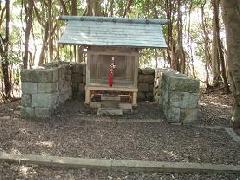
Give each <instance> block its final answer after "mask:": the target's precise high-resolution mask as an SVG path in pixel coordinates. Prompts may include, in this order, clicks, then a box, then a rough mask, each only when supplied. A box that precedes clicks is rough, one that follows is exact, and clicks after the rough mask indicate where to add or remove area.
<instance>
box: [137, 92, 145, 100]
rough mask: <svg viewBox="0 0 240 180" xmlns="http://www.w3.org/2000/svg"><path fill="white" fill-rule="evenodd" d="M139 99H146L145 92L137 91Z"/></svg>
mask: <svg viewBox="0 0 240 180" xmlns="http://www.w3.org/2000/svg"><path fill="white" fill-rule="evenodd" d="M137 99H138V101H144V100H145V99H146V97H145V93H143V92H138V93H137Z"/></svg>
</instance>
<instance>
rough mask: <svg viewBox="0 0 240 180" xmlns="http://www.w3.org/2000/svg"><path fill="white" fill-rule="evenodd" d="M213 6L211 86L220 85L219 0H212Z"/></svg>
mask: <svg viewBox="0 0 240 180" xmlns="http://www.w3.org/2000/svg"><path fill="white" fill-rule="evenodd" d="M212 6H213V43H212V51H213V52H212V68H213V86H214V87H218V86H219V85H220V84H219V83H220V79H221V78H220V59H219V48H218V47H219V46H218V37H219V0H212Z"/></svg>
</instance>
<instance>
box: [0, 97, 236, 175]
mask: <svg viewBox="0 0 240 180" xmlns="http://www.w3.org/2000/svg"><path fill="white" fill-rule="evenodd" d="M232 102H233V101H232V97H231V96H229V95H221V94H208V95H207V94H203V95H201V100H200V108H199V109H200V113H199V121H198V125H208V126H216V125H217V126H224V127H229V126H230V119H231V106H232ZM159 108H160V107H159V106H158V105H157V104H155V103H140V104H139V106H138V107H137V109H135V110H134V112H133V113H132V114H127V115H124V116H122V117H106V116H105V117H98V116H96V112H95V111H93V110H91V109H90V108H88V107H86V106H84V105H83V103H81V102H79V101H69V102H67V103H66V104H65V105H63V106H62V107H61V108H60V109H59V110H58V112H56V115H55V117H53V118H51V119H44V120H36V119H30V120H29V119H28V120H27V119H22V118H20V115H19V102H13V103H8V104H1V105H0V117H2V118H0V151H6V152H8V153H22V154H30V153H31V154H49V155H58V156H71V157H83V158H106V159H139V160H156V161H173V162H175V161H177V162H203V163H214V164H234V165H240V153H239V149H240V144H238V143H236V142H235V141H233V140H232V138H231V137H230V136H229V135H228V134H227V133H226V132H225V130H224V129H219V130H217V129H206V128H200V127H190V126H179V125H171V124H168V123H166V121H164V116H163V115H162V112H161V111H160V110H159ZM138 120H139V121H140V120H146V121H147V120H157V121H158V122H155V123H152V122H145V123H136V122H131V121H138ZM1 166H2V168H1ZM26 166H27V167H28V168H27V169H30V170H29V171H30V173H28V175H29V176H31V177H33V178H36V179H38V178H39V177H42V178H43V179H46V178H48V177H49V178H50V177H52V178H53V179H64V178H65V179H71V177H72V179H78V178H77V177H81V178H79V179H84V178H85V179H119V178H120V179H236V178H235V177H236V176H237V175H234V174H211V175H208V174H158V173H152V174H151V173H130V172H122V171H114V172H109V171H99V170H86V169H84V170H72V169H69V170H65V169H61V168H59V169H58V168H53V169H49V168H44V167H38V166H33V165H26ZM24 167H25V166H24ZM1 169H2V173H1V175H0V176H2V177H6V178H7V179H8V178H9V179H11V175H13V177H14V178H20V179H25V178H26V177H28V176H25V175H24V174H22V171H24V172H25V171H26V168H25V169H24V168H23V170H22V166H20V165H18V164H8V163H4V162H0V172H1ZM8 176H9V177H8ZM31 177H30V178H31ZM118 177H119V178H118ZM125 177H127V178H125ZM216 177H217V178H216ZM52 178H51V179H52ZM0 179H1V178H0ZM4 179H5V178H4Z"/></svg>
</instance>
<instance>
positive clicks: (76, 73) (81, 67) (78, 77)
mask: <svg viewBox="0 0 240 180" xmlns="http://www.w3.org/2000/svg"><path fill="white" fill-rule="evenodd" d="M71 74H72V94H73V98H80V99H84V94H85V84H86V64H71Z"/></svg>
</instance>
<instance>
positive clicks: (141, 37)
mask: <svg viewBox="0 0 240 180" xmlns="http://www.w3.org/2000/svg"><path fill="white" fill-rule="evenodd" d="M61 19H64V20H67V21H68V22H67V25H66V27H65V30H64V32H63V35H62V37H61V38H60V40H59V43H60V44H76V45H96V46H131V47H141V48H151V47H153V48H165V47H167V45H166V42H165V40H164V37H163V34H162V24H165V23H166V22H167V21H166V20H161V19H151V20H145V19H124V18H106V17H86V16H83V17H75V16H64V17H61Z"/></svg>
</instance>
